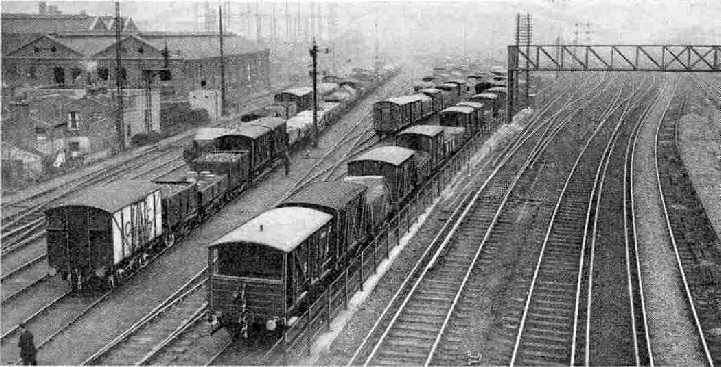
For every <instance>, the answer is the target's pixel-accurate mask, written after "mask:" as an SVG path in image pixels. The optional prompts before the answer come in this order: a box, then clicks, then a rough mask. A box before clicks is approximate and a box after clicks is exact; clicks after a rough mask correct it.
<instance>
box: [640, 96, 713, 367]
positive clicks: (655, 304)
mask: <svg viewBox="0 0 721 367" xmlns="http://www.w3.org/2000/svg"><path fill="white" fill-rule="evenodd" d="M673 94H674V89H673V88H668V90H667V91H666V93H665V96H663V97H662V98H661V99H660V100H659V102H658V103H657V104H656V106H655V107H654V108H653V110H652V111H651V112H650V113H649V115H648V116H646V119H645V121H644V125H643V126H642V127H641V130H640V131H639V133H638V140H637V142H636V151H635V157H634V177H633V182H634V186H635V193H634V200H635V203H634V207H635V213H636V219H635V220H636V229H637V235H638V242H639V257H640V258H641V271H642V275H643V284H644V292H645V296H646V311H647V313H648V320H649V329H650V335H651V349H652V352H653V355H654V360H655V363H656V364H657V365H675V366H690V365H703V360H704V359H703V356H702V354H701V351H700V350H699V349H698V343H697V342H696V341H697V336H696V333H695V329H694V326H693V325H692V324H691V323H690V321H689V319H688V317H687V311H686V310H687V307H688V304H687V302H686V300H685V298H684V295H683V294H682V293H681V289H682V287H681V285H680V280H679V279H678V277H677V270H676V269H677V268H676V259H675V257H674V254H673V249H672V248H671V244H670V242H669V241H670V239H669V237H668V231H667V229H666V223H665V222H664V220H663V216H664V214H663V209H662V207H661V199H660V196H659V195H660V194H659V192H658V187H657V184H656V171H655V168H654V167H655V157H654V152H653V147H654V140H655V133H656V127H657V126H658V124H659V123H660V120H661V116H662V115H663V113H664V111H665V109H666V106H667V105H668V103H669V102H670V99H671V97H672V95H673Z"/></svg>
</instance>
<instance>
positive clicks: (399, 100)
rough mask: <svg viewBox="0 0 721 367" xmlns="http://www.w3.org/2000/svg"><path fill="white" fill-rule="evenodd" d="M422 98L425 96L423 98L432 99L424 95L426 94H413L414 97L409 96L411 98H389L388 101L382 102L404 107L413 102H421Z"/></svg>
mask: <svg viewBox="0 0 721 367" xmlns="http://www.w3.org/2000/svg"><path fill="white" fill-rule="evenodd" d="M420 96H423V98H430V97H428V96H426V95H424V94H412V95H409V96H400V97H392V98H388V99H386V100H383V101H381V102H390V103H393V104H398V105H403V104H407V103H412V102H416V101H420V100H421V98H420Z"/></svg>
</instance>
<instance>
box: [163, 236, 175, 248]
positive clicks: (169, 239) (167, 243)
mask: <svg viewBox="0 0 721 367" xmlns="http://www.w3.org/2000/svg"><path fill="white" fill-rule="evenodd" d="M174 244H175V234H174V233H169V234H168V235H167V236H165V247H171V246H173V245H174Z"/></svg>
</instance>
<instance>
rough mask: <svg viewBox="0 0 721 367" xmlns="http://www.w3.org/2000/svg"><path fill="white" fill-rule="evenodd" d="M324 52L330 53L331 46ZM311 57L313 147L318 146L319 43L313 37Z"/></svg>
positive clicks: (309, 51) (324, 49)
mask: <svg viewBox="0 0 721 367" xmlns="http://www.w3.org/2000/svg"><path fill="white" fill-rule="evenodd" d="M322 51H323V52H324V53H326V54H327V53H329V52H330V48H328V47H325V48H323V49H322ZM308 53H309V54H310V57H311V58H312V59H313V70H311V78H312V79H313V148H317V147H318V44H317V43H316V42H315V37H313V46H312V47H311V48H310V50H308Z"/></svg>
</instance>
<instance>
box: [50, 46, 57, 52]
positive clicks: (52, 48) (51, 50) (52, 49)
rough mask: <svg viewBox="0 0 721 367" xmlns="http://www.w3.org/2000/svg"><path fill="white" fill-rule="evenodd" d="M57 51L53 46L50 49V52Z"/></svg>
mask: <svg viewBox="0 0 721 367" xmlns="http://www.w3.org/2000/svg"><path fill="white" fill-rule="evenodd" d="M57 50H58V49H57V48H55V46H52V47H50V52H55V51H57Z"/></svg>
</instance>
